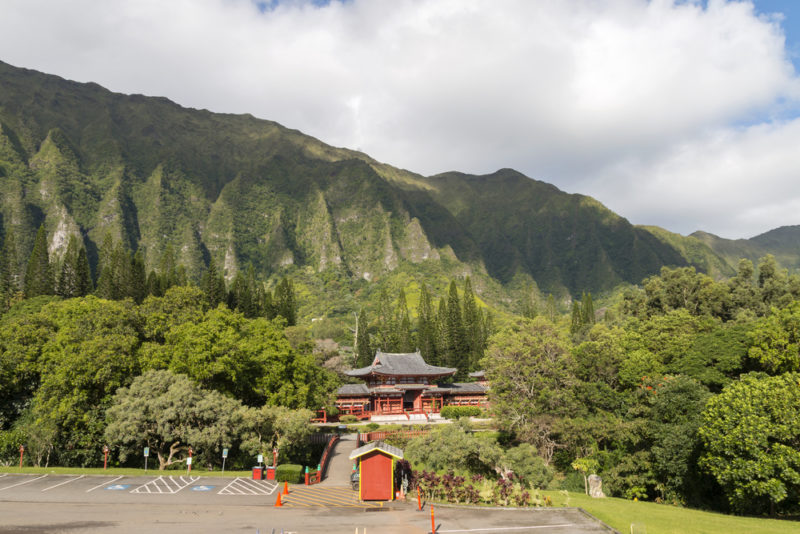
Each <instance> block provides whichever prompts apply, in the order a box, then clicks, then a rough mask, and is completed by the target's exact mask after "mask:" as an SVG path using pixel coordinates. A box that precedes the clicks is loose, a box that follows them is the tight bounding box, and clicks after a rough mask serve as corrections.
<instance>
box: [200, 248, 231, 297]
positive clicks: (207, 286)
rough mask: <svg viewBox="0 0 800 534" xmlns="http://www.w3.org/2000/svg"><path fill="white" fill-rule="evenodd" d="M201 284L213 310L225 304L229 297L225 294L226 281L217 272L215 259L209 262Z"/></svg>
mask: <svg viewBox="0 0 800 534" xmlns="http://www.w3.org/2000/svg"><path fill="white" fill-rule="evenodd" d="M201 284H202V288H203V291H205V294H206V300H207V302H208V305H209V306H210V307H211V308H216V307H217V306H219V305H220V304H222V303H223V302H225V298H226V296H227V294H226V293H225V279H224V278H223V277H222V275H221V274H219V272H218V271H217V265H216V263H214V260H213V259H212V260H211V261H209V262H208V269H206V272H205V273H204V274H203V280H202V282H201Z"/></svg>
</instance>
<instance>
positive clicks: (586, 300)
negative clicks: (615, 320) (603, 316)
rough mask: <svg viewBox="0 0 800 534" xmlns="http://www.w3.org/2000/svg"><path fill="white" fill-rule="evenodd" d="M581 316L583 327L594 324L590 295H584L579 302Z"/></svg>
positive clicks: (592, 304)
mask: <svg viewBox="0 0 800 534" xmlns="http://www.w3.org/2000/svg"><path fill="white" fill-rule="evenodd" d="M581 314H582V320H583V324H585V325H593V324H594V323H595V319H594V303H593V302H592V294H591V293H584V294H583V298H582V302H581Z"/></svg>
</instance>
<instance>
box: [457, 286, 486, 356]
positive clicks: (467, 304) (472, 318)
mask: <svg viewBox="0 0 800 534" xmlns="http://www.w3.org/2000/svg"><path fill="white" fill-rule="evenodd" d="M463 301H464V304H463V308H462V309H463V314H464V335H465V341H466V346H467V358H466V368H465V371H475V370H476V369H477V367H478V362H479V361H480V360H481V359H482V358H483V347H484V332H483V316H482V313H481V310H480V309H478V304H477V302H476V301H475V293H474V292H473V291H472V282H471V281H470V278H469V276H467V279H466V280H465V281H464V298H463Z"/></svg>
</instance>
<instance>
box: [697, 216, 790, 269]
mask: <svg viewBox="0 0 800 534" xmlns="http://www.w3.org/2000/svg"><path fill="white" fill-rule="evenodd" d="M690 237H693V238H695V239H697V240H699V241H701V242H703V243H705V244H706V245H707V246H708V247H709V248H711V249H712V250H713V251H714V252H715V253H716V254H717V255H719V256H720V257H722V258H724V259H725V261H727V262H728V263H729V264H731V265H736V263H737V262H738V261H739V259H740V258H747V259H749V260H751V261H752V262H753V263H756V262H757V261H758V259H759V258H762V257H764V256H765V255H766V254H772V255H773V256H775V259H776V260H777V261H778V263H779V264H780V265H781V266H782V267H784V268H786V269H789V270H790V271H797V270H798V269H800V226H782V227H780V228H776V229H774V230H770V231H768V232H765V233H763V234H761V235H757V236H755V237H752V238H750V239H724V238H722V237H718V236H715V235H714V234H709V233H707V232H695V233H693V234H692V235H691V236H690Z"/></svg>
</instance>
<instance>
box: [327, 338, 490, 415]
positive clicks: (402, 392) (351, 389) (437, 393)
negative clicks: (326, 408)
mask: <svg viewBox="0 0 800 534" xmlns="http://www.w3.org/2000/svg"><path fill="white" fill-rule="evenodd" d="M456 371H457V369H454V368H452V367H437V366H435V365H429V364H427V363H426V362H425V360H423V359H422V355H421V354H420V353H419V351H417V352H414V353H389V352H381V351H378V352H377V353H376V354H375V359H374V360H373V361H372V365H370V366H368V367H362V368H361V369H353V370H352V371H347V372H346V373H345V374H346V375H348V376H352V377H355V378H361V379H363V380H364V383H363V384H345V385H344V386H342V387H340V388H339V390H338V391H337V392H336V407H337V408H338V409H339V415H340V416H341V415H347V414H350V415H355V416H357V417H360V418H368V417H371V416H373V415H410V414H427V415H430V414H438V413H439V411H440V410H441V409H442V407H443V406H485V405H486V404H487V398H486V394H487V391H488V389H489V388H488V384H487V383H486V380H485V379H484V377H483V374H482V372H478V373H472V374H470V377H473V378H476V379H477V380H478V381H477V382H464V383H458V382H457V383H448V382H445V380H446V379H447V378H449V377H451V376H453V375H454V374H455V373H456ZM440 381H442V383H439V382H440Z"/></svg>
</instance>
